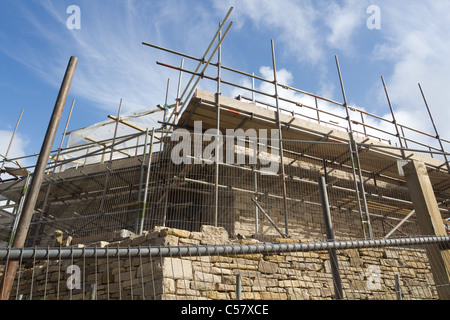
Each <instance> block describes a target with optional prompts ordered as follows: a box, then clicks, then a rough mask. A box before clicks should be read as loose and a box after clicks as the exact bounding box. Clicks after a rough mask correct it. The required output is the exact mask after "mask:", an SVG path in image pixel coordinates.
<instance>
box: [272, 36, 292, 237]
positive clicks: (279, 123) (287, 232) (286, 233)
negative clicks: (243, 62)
mask: <svg viewBox="0 0 450 320" xmlns="http://www.w3.org/2000/svg"><path fill="white" fill-rule="evenodd" d="M271 45H272V65H273V84H274V87H275V103H276V108H277V125H278V136H279V137H278V138H279V139H280V145H279V148H280V162H281V181H282V184H283V205H284V229H285V230H284V232H285V236H286V237H289V226H288V205H287V195H286V194H287V191H286V173H285V168H284V154H283V135H282V132H281V131H282V129H281V117H280V106H279V95H278V80H277V66H276V62H275V47H274V43H273V40H272V41H271Z"/></svg>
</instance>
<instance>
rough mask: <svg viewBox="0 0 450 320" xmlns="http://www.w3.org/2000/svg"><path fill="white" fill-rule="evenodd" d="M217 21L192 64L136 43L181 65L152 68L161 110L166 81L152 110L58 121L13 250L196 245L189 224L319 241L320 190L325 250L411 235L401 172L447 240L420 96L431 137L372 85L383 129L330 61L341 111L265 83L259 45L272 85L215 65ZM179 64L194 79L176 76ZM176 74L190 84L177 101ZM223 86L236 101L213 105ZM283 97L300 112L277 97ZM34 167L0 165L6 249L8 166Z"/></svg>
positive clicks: (18, 188) (16, 190) (12, 176)
mask: <svg viewBox="0 0 450 320" xmlns="http://www.w3.org/2000/svg"><path fill="white" fill-rule="evenodd" d="M230 13H231V9H230V11H229V12H228V14H227V15H226V17H225V19H224V20H223V21H222V22H221V23H220V24H219V28H218V30H217V32H216V33H215V35H214V37H213V39H212V40H211V42H210V44H209V46H208V48H207V50H206V52H205V53H204V55H203V56H202V57H201V58H198V57H193V56H191V55H188V54H185V53H181V52H176V51H174V50H171V49H168V48H163V47H161V46H158V45H155V44H150V43H146V42H143V45H145V46H148V47H151V48H153V49H156V50H161V51H163V52H166V53H168V54H171V55H176V56H179V57H181V58H182V60H181V64H180V66H179V67H177V66H173V65H169V64H167V63H164V62H159V61H157V62H156V63H157V64H158V65H160V66H162V67H165V68H169V69H172V70H176V71H178V72H179V78H178V87H177V93H176V99H175V102H174V103H173V104H169V103H170V102H169V101H168V96H169V94H168V93H169V87H170V86H169V83H170V81H169V80H170V79H169V80H168V82H167V91H166V99H165V103H164V104H160V103H158V104H157V108H156V109H154V110H146V111H143V112H140V113H135V114H131V115H122V114H121V106H122V100H121V101H120V104H119V111H118V114H117V116H114V115H108V120H106V121H104V122H102V123H99V124H95V125H93V126H89V127H86V128H82V129H78V130H73V131H70V132H67V126H68V122H69V119H70V115H69V118H68V120H67V124H66V127H65V130H64V133H63V138H62V141H61V144H60V147H59V148H58V149H57V150H53V151H52V152H51V156H50V161H49V162H48V164H47V166H46V169H45V173H46V174H45V176H44V179H43V183H42V186H41V189H40V192H39V196H38V200H37V203H36V206H35V210H34V215H33V219H32V222H31V224H30V229H29V233H28V236H27V241H26V246H27V247H32V246H33V247H46V246H51V245H52V243H53V241H54V239H53V238H52V235H53V232H54V231H55V230H61V231H62V232H63V233H64V237H65V238H67V237H70V238H71V239H72V244H73V245H77V244H88V243H95V242H97V241H100V240H105V241H112V240H114V239H116V238H117V237H118V235H119V233H120V232H121V230H129V231H132V232H133V233H135V234H138V235H139V234H142V233H143V231H144V230H152V229H154V228H155V227H158V226H161V227H168V228H177V229H182V230H188V231H192V232H196V231H199V230H200V228H201V226H203V225H212V226H215V227H223V228H225V230H227V232H228V233H229V234H230V235H231V236H232V237H234V238H242V237H245V238H255V239H258V240H262V241H269V240H270V239H271V238H273V237H282V238H295V239H301V241H324V240H326V239H327V235H326V232H325V229H326V228H325V226H324V220H323V215H322V209H323V207H322V204H323V202H322V200H321V194H320V192H319V191H320V190H319V186H320V178H321V177H323V178H324V181H325V185H326V187H327V189H328V191H327V195H328V199H329V208H330V214H331V219H332V221H333V225H334V233H335V236H336V239H357V240H371V239H377V238H386V239H387V238H395V237H413V236H418V235H420V230H419V228H418V223H417V220H416V216H415V212H414V211H415V210H414V206H413V203H412V199H411V198H410V193H409V192H408V187H407V183H406V179H405V177H404V174H403V171H402V169H403V165H404V164H405V163H407V162H408V161H413V160H414V161H420V162H422V163H424V164H425V166H426V169H427V173H428V175H429V178H430V181H431V184H432V186H433V191H434V195H435V197H436V200H437V202H438V205H439V210H440V213H441V218H442V223H443V224H445V226H446V228H447V225H448V219H449V218H450V214H449V210H448V201H449V200H448V199H449V198H450V197H449V195H450V191H449V188H450V179H449V175H450V167H449V163H448V156H449V153H447V152H446V151H445V146H446V145H448V144H449V143H450V141H448V140H446V139H443V138H442V137H440V136H439V134H438V131H437V128H436V126H435V124H434V121H433V118H432V115H431V111H430V107H429V106H428V103H427V101H426V99H425V95H424V92H423V89H422V87H421V86H420V84H419V88H420V91H421V93H422V96H423V99H424V102H425V105H426V108H427V112H428V114H429V116H430V120H431V122H432V124H433V127H434V130H435V134H429V133H425V132H421V131H419V130H416V129H414V128H412V127H411V126H406V125H404V124H400V123H398V122H397V120H396V118H395V113H394V108H393V106H392V104H391V101H390V98H389V94H388V91H387V86H386V83H385V81H384V78H383V77H382V78H381V80H382V84H383V87H384V90H385V93H386V97H387V101H388V106H389V109H390V112H391V115H392V119H385V118H383V117H380V116H377V115H375V114H372V113H369V112H367V111H364V110H360V109H357V108H354V107H351V106H349V105H348V103H347V97H346V92H345V88H344V81H343V76H342V74H341V69H340V66H339V61H338V58H337V57H335V62H336V68H337V72H338V76H339V83H340V87H341V89H342V97H343V102H337V101H334V100H331V99H328V98H325V97H321V96H319V95H316V94H312V93H309V92H306V91H303V90H300V89H296V88H293V87H291V86H288V85H285V84H282V83H279V81H278V80H277V68H276V59H275V45H274V42H273V41H272V42H271V53H272V66H273V68H272V69H273V79H266V78H263V77H259V76H256V75H254V73H247V72H244V71H239V70H236V69H233V68H231V67H228V66H225V65H223V64H222V61H221V48H222V45H223V41H224V39H225V37H226V35H227V34H228V31H229V30H230V27H231V25H232V23H229V24H228V25H227V27H226V28H224V27H225V25H226V22H227V20H228V18H229V15H230ZM216 56H217V61H216V62H214V61H213V59H214V58H215V57H216ZM184 59H189V60H190V61H192V62H194V63H195V64H196V65H197V67H196V68H194V69H188V68H185V66H184V65H185V61H184ZM213 68H215V69H213ZM211 69H213V71H210V70H211ZM227 74H233V77H234V76H239V77H243V78H245V79H250V82H251V83H252V86H251V87H246V86H244V85H241V84H239V83H235V82H234V83H233V82H231V81H227V77H226V75H227ZM184 75H189V76H190V78H189V81H188V83H187V85H186V86H185V87H184V89H183V90H182V88H181V83H182V81H181V80H182V76H184ZM200 81H211V82H213V83H215V84H216V86H217V91H216V92H209V91H206V90H203V89H200V88H198V84H199V82H200ZM255 82H259V83H264V84H269V85H272V86H273V92H266V91H260V90H258V89H256V86H255ZM241 83H245V81H243V82H241ZM223 86H230V87H233V88H237V89H239V90H241V91H242V94H241V95H239V96H237V97H226V96H223V95H222V93H221V92H222V90H223ZM287 92H294V93H296V94H297V95H299V96H300V97H301V98H300V100H298V101H293V100H291V99H289V98H286V95H285V94H286V93H287ZM248 96H250V97H248ZM270 99H271V100H270ZM271 101H272V102H271ZM73 106H74V102H73V103H72V107H71V111H70V114H71V113H72V108H73ZM157 117H158V118H159V119H161V120H155V119H157ZM374 123H378V125H374ZM386 123H387V124H389V125H390V126H391V130H388V129H385V128H386V126H385V124H386ZM66 137H67V144H66V146H65V147H64V148H63V147H62V146H63V141H64V140H65V138H66ZM180 140H182V141H181V142H180ZM430 141H431V142H430ZM180 150H181V151H182V152H181V153H180ZM174 155H175V156H177V157H178V158H177V159H178V160H179V161H178V162H177V161H174ZM35 156H36V155H31V156H26V157H19V158H14V159H10V158H8V157H7V155H6V156H5V157H3V161H2V165H1V168H2V169H1V170H2V171H1V173H2V174H4V175H6V176H7V177H8V178H7V179H5V178H4V177H3V178H2V180H1V184H0V204H2V207H1V208H0V210H1V211H0V212H1V216H2V220H4V221H3V222H2V225H1V228H2V229H1V233H0V236H1V238H2V239H1V240H3V241H4V242H5V245H6V246H9V245H10V244H11V240H12V238H13V237H14V234H15V228H16V226H17V223H18V221H19V219H20V215H21V210H22V208H23V202H24V201H25V199H26V191H27V187H28V185H29V181H30V177H31V176H32V175H33V171H34V169H35V166H34V165H29V166H21V165H20V162H30V161H31V160H30V159H32V158H34V157H35ZM11 163H12V164H15V166H16V167H17V168H15V167H10V166H7V164H11ZM272 167H275V168H276V169H275V170H272V169H273V168H272Z"/></svg>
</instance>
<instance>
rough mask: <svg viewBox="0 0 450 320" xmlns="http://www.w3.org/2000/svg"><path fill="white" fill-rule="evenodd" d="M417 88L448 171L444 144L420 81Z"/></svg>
mask: <svg viewBox="0 0 450 320" xmlns="http://www.w3.org/2000/svg"><path fill="white" fill-rule="evenodd" d="M419 89H420V93H421V94H422V98H423V101H424V102H425V107H426V108H427V111H428V115H429V116H430V120H431V124H432V125H433V128H434V132H435V133H436V139H437V140H438V142H439V145H440V147H441V151H442V152H443V155H444V159H445V164H446V166H447V171H448V172H449V173H450V165H449V163H448V158H447V155H446V154H445V149H444V145H443V144H442V140H441V137H440V136H439V133H438V130H437V127H436V124H435V123H434V119H433V116H432V115H431V110H430V107H429V106H428V102H427V99H426V98H425V94H424V92H423V90H422V86H421V85H420V83H419Z"/></svg>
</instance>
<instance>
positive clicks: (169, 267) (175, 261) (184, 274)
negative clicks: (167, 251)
mask: <svg viewBox="0 0 450 320" xmlns="http://www.w3.org/2000/svg"><path fill="white" fill-rule="evenodd" d="M163 275H164V276H165V277H170V278H172V279H187V280H190V279H192V262H191V261H189V260H184V259H179V258H164V261H163Z"/></svg>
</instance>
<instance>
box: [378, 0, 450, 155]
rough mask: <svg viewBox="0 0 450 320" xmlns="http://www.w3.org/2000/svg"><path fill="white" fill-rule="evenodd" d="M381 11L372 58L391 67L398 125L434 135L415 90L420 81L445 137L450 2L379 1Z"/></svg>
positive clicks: (448, 112) (449, 79)
mask: <svg viewBox="0 0 450 320" xmlns="http://www.w3.org/2000/svg"><path fill="white" fill-rule="evenodd" d="M380 8H381V15H382V21H383V23H382V26H381V32H383V34H384V37H385V39H386V42H384V43H383V44H381V45H379V46H378V47H377V50H376V51H375V55H376V56H378V57H379V59H382V60H384V61H386V62H387V63H393V65H394V67H393V72H392V74H390V75H388V76H387V77H386V79H387V84H388V88H389V92H390V96H391V100H392V102H393V104H394V106H395V107H396V117H397V118H398V121H399V122H401V123H403V124H405V125H409V126H411V127H413V128H417V129H419V130H422V131H426V132H428V133H430V134H433V135H434V129H433V128H432V126H431V120H430V118H429V117H428V114H427V111H426V108H425V105H424V101H423V99H422V96H421V94H420V90H419V87H418V83H421V85H422V87H423V89H424V92H425V95H426V97H427V100H428V103H429V106H430V108H431V110H432V114H433V117H434V120H435V122H436V124H437V126H438V130H439V133H440V135H441V136H442V137H444V138H446V139H449V138H450V127H449V126H448V125H447V121H448V120H447V119H449V118H450V108H448V101H450V90H448V85H449V83H450V60H449V59H448V57H449V56H450V43H449V42H448V33H447V31H448V30H450V20H449V19H448V15H447V13H448V12H449V11H450V3H449V2H443V1H436V2H424V1H410V2H407V3H404V2H403V3H397V2H388V1H383V2H382V3H381V4H380ZM430 143H432V142H430ZM434 144H435V142H434ZM449 147H450V146H448V145H447V149H448V148H449ZM447 151H448V150H447Z"/></svg>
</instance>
